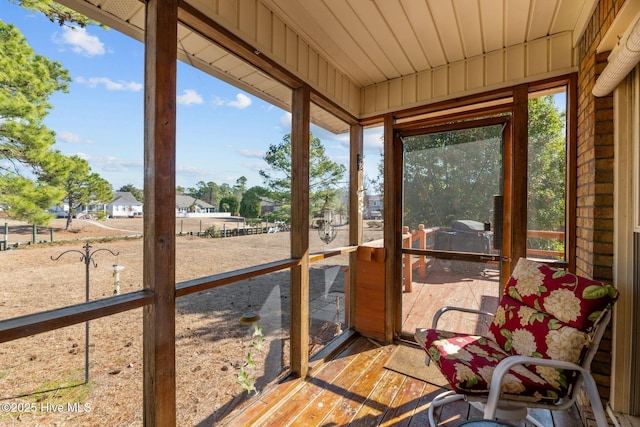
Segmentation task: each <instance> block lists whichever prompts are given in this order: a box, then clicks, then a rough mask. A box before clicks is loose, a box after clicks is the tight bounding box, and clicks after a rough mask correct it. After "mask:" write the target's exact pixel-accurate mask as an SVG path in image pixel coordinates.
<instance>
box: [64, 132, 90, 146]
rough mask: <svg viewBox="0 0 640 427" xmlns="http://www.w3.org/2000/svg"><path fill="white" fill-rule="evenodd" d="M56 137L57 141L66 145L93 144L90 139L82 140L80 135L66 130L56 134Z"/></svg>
mask: <svg viewBox="0 0 640 427" xmlns="http://www.w3.org/2000/svg"><path fill="white" fill-rule="evenodd" d="M56 136H57V137H58V140H60V141H62V142H66V143H67V144H93V141H91V140H90V139H84V138H83V137H81V136H80V135H78V134H76V133H73V132H69V131H67V130H63V131H62V132H58V133H57V134H56Z"/></svg>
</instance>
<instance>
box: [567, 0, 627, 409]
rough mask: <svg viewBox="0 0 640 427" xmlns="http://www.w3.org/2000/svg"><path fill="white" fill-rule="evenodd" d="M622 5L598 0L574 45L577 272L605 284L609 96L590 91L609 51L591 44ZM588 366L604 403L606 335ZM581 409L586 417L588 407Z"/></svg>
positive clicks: (609, 239)
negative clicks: (577, 61) (577, 66)
mask: <svg viewBox="0 0 640 427" xmlns="http://www.w3.org/2000/svg"><path fill="white" fill-rule="evenodd" d="M623 3H624V0H600V2H599V4H598V6H597V7H596V10H595V11H594V13H593V15H592V17H591V20H590V22H589V24H588V26H587V29H586V30H585V32H584V35H583V37H582V39H581V40H580V42H579V43H578V45H577V53H578V58H580V69H579V71H578V137H577V162H576V165H577V168H578V171H577V180H578V181H577V212H576V215H577V218H576V228H577V229H576V273H577V274H579V275H583V276H587V277H591V278H594V279H598V280H603V281H609V282H610V281H611V280H612V277H613V156H614V149H613V95H610V96H607V97H602V98H596V97H594V96H593V95H592V94H591V90H592V89H593V86H594V84H595V81H596V79H597V77H598V76H599V75H600V73H601V72H602V70H603V69H604V67H605V66H606V64H607V56H608V52H606V53H600V54H596V48H597V46H598V44H599V43H600V41H601V39H602V37H603V36H604V34H605V33H606V31H607V29H608V28H609V27H610V25H611V23H612V22H613V19H614V18H615V15H616V13H617V12H618V11H619V10H620V7H621V6H622V4H623ZM592 368H593V369H592V370H593V375H594V378H595V379H596V382H597V384H598V388H599V391H600V395H601V397H602V398H603V400H605V401H606V400H607V399H608V397H609V386H610V377H611V334H610V333H607V334H606V335H605V337H604V339H603V342H602V344H601V346H600V351H599V352H598V354H597V355H596V358H595V360H594V362H593V365H592ZM585 401H586V402H588V399H585ZM582 413H583V415H585V416H586V414H588V411H582Z"/></svg>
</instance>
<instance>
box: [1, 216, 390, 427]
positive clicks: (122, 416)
mask: <svg viewBox="0 0 640 427" xmlns="http://www.w3.org/2000/svg"><path fill="white" fill-rule="evenodd" d="M5 223H6V224H7V226H8V231H9V235H8V237H9V239H8V241H9V245H8V246H9V248H11V249H10V250H6V251H0V278H1V279H2V282H1V284H0V307H1V311H0V319H8V318H13V317H16V316H21V315H25V314H30V313H35V312H40V311H44V310H49V309H53V308H59V307H64V306H67V305H72V304H77V303H81V302H84V301H85V299H86V291H87V280H86V273H87V265H86V264H85V263H84V262H83V261H82V256H83V254H85V244H86V242H87V241H86V240H83V239H88V238H91V239H92V240H90V241H89V244H90V255H91V260H92V261H91V263H90V264H89V266H88V272H89V286H88V291H89V299H91V300H94V299H100V298H105V297H108V296H111V295H113V294H114V290H115V277H114V271H113V268H112V266H113V265H120V266H123V267H124V269H123V270H122V271H121V272H120V273H119V274H120V292H121V293H125V292H131V291H135V290H139V289H142V287H143V283H142V280H143V279H142V267H143V256H142V243H143V241H142V238H141V237H140V235H141V234H142V230H143V219H141V218H132V219H107V220H105V221H100V222H94V221H84V220H76V219H74V220H73V224H72V229H71V230H70V231H65V230H64V225H65V220H63V219H57V220H54V221H53V222H52V224H51V226H50V227H47V228H45V227H39V228H38V229H37V230H36V239H35V240H36V242H38V243H35V244H34V243H33V227H32V226H30V225H27V224H23V223H18V222H15V221H11V220H8V219H6V218H0V227H2V226H3V224H5ZM214 223H215V225H216V226H217V227H219V228H222V227H223V226H224V227H227V228H230V227H235V228H241V227H242V223H237V222H235V220H229V221H227V222H226V223H222V222H221V220H212V219H202V220H199V219H183V220H181V219H178V220H177V222H176V233H177V236H178V237H177V239H176V281H177V282H178V283H180V282H185V281H188V280H191V279H195V278H200V277H205V276H209V275H213V274H217V273H222V272H227V271H233V270H237V269H241V268H244V267H249V266H252V265H257V264H263V263H267V262H271V261H276V260H281V259H285V258H288V257H289V248H290V243H289V240H290V234H289V233H288V232H279V233H272V234H258V235H249V236H239V237H230V238H224V239H220V238H218V239H212V238H201V237H198V236H197V234H198V232H199V231H201V230H205V229H206V228H208V227H209V226H210V225H212V224H214ZM3 234H4V228H0V240H2V239H3ZM192 234H193V235H192ZM347 236H348V230H347V229H346V227H345V228H342V229H341V230H340V231H339V233H338V237H337V238H336V240H335V241H334V242H332V243H331V244H330V245H325V244H324V243H323V242H321V241H320V239H319V238H318V236H317V234H316V232H315V231H313V230H312V231H311V233H310V243H311V245H312V247H311V250H312V252H314V251H318V250H323V249H327V248H331V247H338V246H342V245H346V243H347ZM52 237H53V242H51V240H52ZM380 238H382V230H381V229H375V230H367V231H366V232H365V240H374V239H380ZM16 243H17V245H16ZM347 263H348V256H339V257H334V258H330V259H328V260H325V261H323V262H321V263H314V264H313V265H312V268H311V272H310V274H311V290H310V294H311V297H310V300H311V302H310V310H311V311H312V312H313V314H312V319H311V321H310V326H311V330H312V332H313V333H312V337H311V348H310V352H314V351H316V350H317V349H319V348H320V347H321V346H322V345H323V343H324V342H326V341H328V340H329V339H331V338H332V337H333V336H334V335H335V334H336V332H337V331H338V329H339V328H343V327H344V324H343V323H342V322H343V319H344V270H343V268H344V267H345V266H346V265H347ZM288 298H289V272H288V270H285V271H281V272H276V273H272V274H270V275H268V276H262V277H260V278H256V279H252V280H249V281H243V282H238V283H235V284H231V285H227V286H224V287H221V288H216V289H212V290H209V291H206V292H202V293H200V294H195V295H190V296H187V297H184V298H180V299H178V301H177V317H176V359H177V363H176V387H177V396H176V401H177V407H178V425H180V426H191V425H199V426H209V425H219V424H222V423H223V422H222V420H223V418H224V417H225V416H226V415H228V414H229V413H230V412H231V411H232V410H234V408H237V407H241V406H242V404H243V403H245V402H246V401H247V393H246V392H244V391H243V389H242V387H241V385H240V384H238V379H239V374H240V373H241V368H242V369H244V371H246V372H247V376H248V378H249V380H251V379H255V380H256V383H255V385H256V388H257V391H258V392H259V391H260V390H262V389H263V388H264V387H265V386H266V385H267V384H269V383H271V382H273V381H274V380H276V379H277V378H278V377H279V376H280V375H281V374H282V373H283V372H285V371H286V370H287V368H288V351H289V350H288V345H289V342H288V333H289V332H288V331H289V299H288ZM248 312H255V313H258V314H259V315H260V316H261V319H260V322H259V323H258V325H259V326H260V327H261V328H262V333H263V336H264V342H262V344H261V345H260V346H257V347H258V348H256V346H253V345H252V343H253V342H257V341H259V339H258V338H259V336H252V332H253V329H252V327H250V326H246V325H244V324H242V323H240V322H239V319H240V317H241V316H242V315H243V314H246V313H248ZM87 330H88V331H89V335H88V336H89V383H88V384H84V380H85V355H86V352H85V347H86V335H85V334H86V331H87ZM249 353H251V358H252V359H253V360H254V361H255V369H253V368H252V367H251V364H250V363H248V362H249V357H248V354H249ZM0 390H2V392H1V395H0V426H13V425H17V426H19V425H24V426H79V425H81V426H107V425H109V426H132V425H141V424H142V310H141V309H138V310H133V311H129V312H125V313H121V314H118V315H115V316H110V317H106V318H102V319H97V320H94V321H91V322H89V324H88V326H87V325H85V324H82V325H75V326H73V327H68V328H64V329H61V330H56V331H52V332H49V333H44V334H39V335H34V336H30V337H27V338H24V339H20V340H16V341H12V342H9V343H3V344H0Z"/></svg>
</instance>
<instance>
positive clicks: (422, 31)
mask: <svg viewBox="0 0 640 427" xmlns="http://www.w3.org/2000/svg"><path fill="white" fill-rule="evenodd" d="M401 2H402V6H403V7H404V10H405V11H406V14H407V16H408V17H409V21H410V22H411V27H412V28H413V30H414V32H415V33H416V37H417V39H418V42H419V43H420V46H422V51H423V52H424V53H425V56H426V59H427V62H428V64H429V67H427V68H426V69H428V68H435V67H439V66H441V65H445V64H446V63H447V59H446V57H445V54H444V48H443V47H442V43H441V41H440V37H439V36H438V32H437V31H436V28H435V24H434V22H433V17H432V16H431V11H430V10H429V8H428V7H427V4H426V2H418V1H414V0H401Z"/></svg>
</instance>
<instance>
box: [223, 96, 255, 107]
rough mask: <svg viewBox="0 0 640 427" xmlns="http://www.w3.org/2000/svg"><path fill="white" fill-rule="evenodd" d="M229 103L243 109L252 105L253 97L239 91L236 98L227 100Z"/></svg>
mask: <svg viewBox="0 0 640 427" xmlns="http://www.w3.org/2000/svg"><path fill="white" fill-rule="evenodd" d="M227 105H228V106H230V107H235V108H237V109H239V110H242V109H244V108H247V107H249V106H250V105H251V98H249V97H248V96H247V95H245V94H243V93H239V94H237V95H236V100H235V101H229V102H227Z"/></svg>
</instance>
